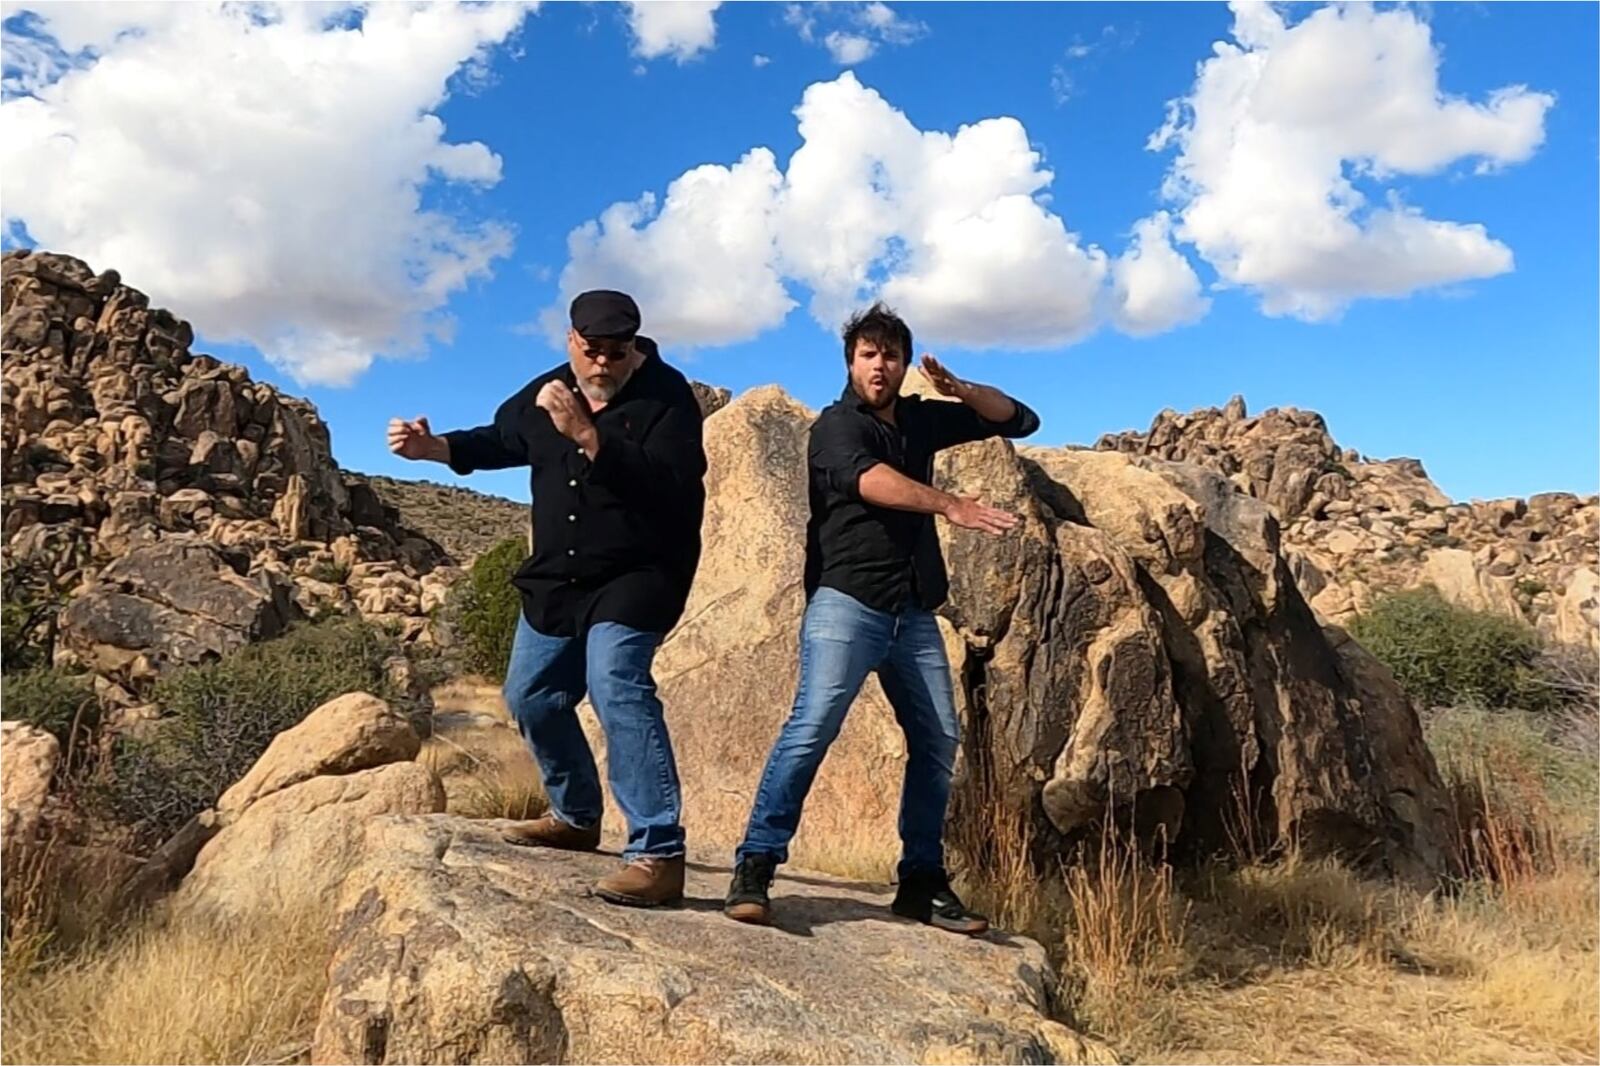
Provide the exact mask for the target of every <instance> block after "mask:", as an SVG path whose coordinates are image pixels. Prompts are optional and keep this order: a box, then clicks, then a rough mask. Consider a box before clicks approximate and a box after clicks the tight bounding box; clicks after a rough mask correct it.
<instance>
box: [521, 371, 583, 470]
mask: <svg viewBox="0 0 1600 1066" xmlns="http://www.w3.org/2000/svg"><path fill="white" fill-rule="evenodd" d="M533 402H534V403H535V404H537V405H538V406H539V407H541V408H543V409H544V410H545V411H547V412H549V414H550V421H551V422H554V423H555V427H556V432H558V433H560V434H561V435H562V436H563V437H566V438H567V439H568V440H570V441H574V442H576V443H577V444H579V445H581V446H582V447H583V449H584V451H586V452H588V453H589V458H591V459H592V458H594V453H595V451H596V450H597V445H598V439H597V437H596V435H595V431H594V422H593V420H591V419H590V418H589V409H588V408H587V407H585V406H584V405H583V403H582V401H580V400H579V399H578V397H577V396H575V395H574V394H573V392H572V389H571V388H569V387H568V386H567V385H566V383H565V382H562V381H550V382H546V383H545V386H544V388H542V389H540V390H539V395H538V396H536V397H535V398H534V401H533Z"/></svg>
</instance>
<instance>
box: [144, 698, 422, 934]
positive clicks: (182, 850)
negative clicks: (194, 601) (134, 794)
mask: <svg viewBox="0 0 1600 1066" xmlns="http://www.w3.org/2000/svg"><path fill="white" fill-rule="evenodd" d="M421 745H422V741H421V739H420V738H419V737H418V736H417V734H416V731H415V730H414V729H413V728H412V726H411V724H410V723H409V722H407V721H406V720H405V718H403V717H401V716H400V715H397V714H395V713H394V712H393V711H392V710H391V709H390V708H389V705H388V704H386V703H385V702H384V701H382V700H380V699H378V698H376V697H375V696H370V695H368V694H367V693H364V692H352V693H348V694H346V695H343V696H340V697H337V698H336V699H333V700H330V701H328V702H327V703H325V704H323V705H322V706H321V707H318V708H317V709H316V710H314V711H312V712H311V713H310V714H309V715H307V716H306V718H305V719H304V720H303V721H302V722H300V724H298V725H296V726H294V727H293V728H291V729H287V730H285V731H284V732H282V733H280V734H278V736H277V737H276V738H274V740H273V742H272V744H271V745H270V746H269V747H268V748H267V750H266V751H265V752H264V753H263V754H262V756H261V757H260V758H259V759H257V760H256V762H255V764H254V765H253V766H251V768H250V769H249V771H247V772H246V773H245V775H244V777H242V778H240V779H239V781H238V782H237V783H235V784H234V785H233V787H232V788H230V789H228V791H227V792H225V793H223V795H222V798H221V799H220V800H219V801H218V802H217V806H216V808H215V809H214V810H208V811H205V812H203V813H202V814H201V815H200V816H198V817H197V818H196V819H194V820H193V821H192V822H191V823H190V824H189V825H188V826H186V827H185V828H184V829H183V830H182V831H181V832H179V833H178V834H177V835H176V836H175V837H174V838H173V839H172V840H171V841H168V845H167V846H166V847H164V848H163V849H162V850H161V851H160V852H158V853H157V855H156V856H155V857H153V858H152V859H151V862H150V865H151V867H152V868H151V869H150V870H149V871H148V872H147V874H146V875H145V876H142V877H141V878H140V879H139V882H140V884H139V887H138V892H144V891H146V890H147V888H148V890H150V891H155V890H157V889H158V888H159V886H161V885H163V884H166V883H170V882H171V881H173V880H175V879H176V878H178V877H183V876H184V875H185V874H187V876H186V877H185V878H184V880H183V884H182V887H181V889H180V891H179V893H178V897H177V898H178V903H179V905H180V906H186V907H200V908H205V909H208V910H210V911H213V912H220V913H223V914H227V915H233V916H240V915H243V916H248V915H251V914H254V913H260V912H261V911H263V910H264V909H269V908H283V907H291V906H303V907H316V906H319V905H325V904H328V903H330V902H331V900H332V898H333V896H334V894H335V892H336V891H337V889H338V886H339V884H340V882H341V881H342V879H343V878H344V875H345V874H346V873H347V872H348V871H349V870H350V868H351V866H352V865H353V864H354V862H355V861H356V859H357V857H358V854H359V847H358V844H359V841H360V837H361V833H362V830H363V827H364V826H365V824H366V823H367V822H368V821H370V820H371V819H372V818H375V817H377V816H378V815H383V814H430V813H434V812H437V811H442V810H444V809H445V793H444V789H443V787H442V786H441V785H440V784H439V779H438V778H437V777H436V776H435V775H434V773H433V772H432V771H431V770H430V769H428V768H427V767H425V766H422V765H420V764H418V763H415V762H412V761H411V760H412V759H413V758H415V757H416V754H417V752H418V750H419V749H420V748H421ZM197 853H198V854H197ZM191 864H192V867H193V868H192V870H190V866H191Z"/></svg>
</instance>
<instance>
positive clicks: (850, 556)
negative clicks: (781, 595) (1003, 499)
mask: <svg viewBox="0 0 1600 1066" xmlns="http://www.w3.org/2000/svg"><path fill="white" fill-rule="evenodd" d="M1012 402H1013V403H1015V404H1016V407H1017V409H1016V412H1015V413H1014V414H1013V415H1012V416H1011V418H1010V419H1008V420H1007V421H1005V422H989V421H986V420H985V419H983V418H982V417H980V416H979V414H978V412H976V411H974V410H973V409H972V408H970V407H968V406H967V405H966V404H963V403H947V402H944V401H940V400H923V399H922V398H920V397H917V396H902V397H900V398H899V399H898V400H897V401H896V402H895V412H894V417H895V424H894V425H890V424H889V423H887V422H885V421H884V420H883V419H881V418H879V417H878V416H877V415H875V414H873V413H872V408H870V407H868V406H867V405H866V404H865V403H863V402H862V400H861V398H860V397H859V396H857V395H856V393H855V390H854V389H852V388H850V386H849V385H848V384H847V385H846V386H845V389H844V394H843V395H842V396H840V397H839V399H837V400H836V401H834V402H833V403H831V404H829V405H828V407H827V408H826V409H825V410H824V411H823V412H822V414H820V415H819V416H817V420H816V422H815V423H813V424H812V426H811V447H810V471H811V477H810V482H811V486H810V487H811V521H810V522H809V523H808V525H807V527H806V598H807V599H810V597H811V594H812V593H814V592H816V590H817V588H818V587H819V586H826V587H828V588H831V589H838V590H839V591H840V592H843V593H846V594H848V595H850V596H854V597H855V598H856V599H858V600H860V601H861V602H862V603H864V604H866V605H867V606H868V607H871V608H872V609H874V610H878V611H891V612H898V611H900V610H902V609H904V608H905V607H907V606H908V605H912V604H914V605H916V606H918V607H921V608H922V609H923V610H927V611H931V610H933V609H934V608H935V607H938V606H939V605H940V604H941V603H943V602H944V600H945V596H946V595H947V594H948V593H949V591H950V580H949V578H948V577H947V576H946V574H945V568H944V556H943V554H942V553H941V552H940V550H939V536H938V534H937V532H936V531H935V530H934V526H933V516H932V515H925V514H917V513H915V512H912V511H898V510H893V509H891V508H887V507H876V506H873V505H872V504H870V503H867V502H865V501H863V500H862V499H861V484H860V483H861V475H862V474H864V473H865V472H866V471H868V470H870V469H871V468H872V467H874V466H876V465H877V464H879V463H888V464H889V465H890V466H892V467H894V469H896V470H898V471H899V472H900V473H902V474H904V475H905V476H906V477H908V478H911V479H912V480H913V481H920V482H922V483H923V484H924V485H926V484H929V479H930V478H931V477H932V476H933V455H934V453H935V452H937V451H939V450H940V449H941V448H949V447H951V446H953V445H956V444H965V443H967V442H968V441H975V440H983V439H985V438H988V437H1026V436H1027V435H1028V434H1030V433H1032V432H1033V431H1034V430H1036V429H1038V428H1039V416H1038V415H1036V414H1034V413H1033V412H1032V411H1031V410H1029V409H1028V408H1027V407H1025V406H1023V405H1022V404H1021V403H1020V402H1018V401H1016V400H1013V401H1012Z"/></svg>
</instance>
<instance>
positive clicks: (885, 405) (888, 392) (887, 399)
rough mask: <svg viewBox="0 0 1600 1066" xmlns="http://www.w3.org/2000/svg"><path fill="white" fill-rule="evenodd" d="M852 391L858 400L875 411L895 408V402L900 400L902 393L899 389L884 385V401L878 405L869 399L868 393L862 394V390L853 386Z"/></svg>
mask: <svg viewBox="0 0 1600 1066" xmlns="http://www.w3.org/2000/svg"><path fill="white" fill-rule="evenodd" d="M851 391H852V392H854V393H855V394H856V398H857V399H859V400H860V401H861V402H862V403H864V404H866V405H867V406H868V407H870V408H871V409H872V410H874V411H885V410H888V409H889V408H891V407H893V406H894V402H895V401H896V400H898V399H899V398H900V391H899V390H898V389H891V388H889V387H888V383H887V382H885V383H884V390H883V399H882V400H881V401H879V402H877V403H874V402H873V401H872V400H871V399H869V398H868V397H867V395H866V393H864V392H862V391H861V389H860V388H856V387H854V386H852V388H851Z"/></svg>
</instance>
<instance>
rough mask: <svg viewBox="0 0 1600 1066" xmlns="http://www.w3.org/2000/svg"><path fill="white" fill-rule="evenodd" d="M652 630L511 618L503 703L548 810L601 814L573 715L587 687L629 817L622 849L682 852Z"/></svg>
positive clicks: (595, 777)
mask: <svg viewBox="0 0 1600 1066" xmlns="http://www.w3.org/2000/svg"><path fill="white" fill-rule="evenodd" d="M661 637H662V635H661V634H660V633H646V632H644V631H642V630H638V629H630V628H629V627H628V626H625V625H621V624H619V623H616V622H599V623H597V624H595V625H593V626H590V627H589V632H588V634H587V636H585V637H552V636H548V635H546V634H544V633H540V632H539V631H538V630H536V629H534V628H533V627H532V626H530V625H529V624H528V622H527V620H526V619H523V618H519V619H518V620H517V633H516V637H515V638H514V640H513V641H512V644H511V665H510V668H509V669H508V670H507V671H506V684H505V694H506V706H508V707H509V708H510V709H511V716H512V718H513V719H514V720H515V721H516V723H517V728H518V729H519V730H521V732H522V736H523V739H524V740H526V741H527V742H528V747H529V748H531V749H532V751H533V757H534V759H535V760H536V761H537V762H538V763H539V770H540V772H541V773H543V775H544V790H545V793H546V794H547V795H548V796H549V797H550V810H551V812H552V813H554V814H555V816H556V817H558V818H560V819H561V820H562V821H563V822H566V823H567V824H568V825H574V826H578V827H579V828H582V829H587V828H588V827H589V826H592V825H594V824H596V823H597V822H599V821H600V815H601V812H602V809H603V803H604V801H603V797H602V793H601V791H600V775H599V773H598V771H597V770H596V769H595V764H594V753H593V752H592V751H591V750H590V749H589V741H588V739H587V738H585V737H584V735H583V726H582V725H580V724H579V723H578V713H577V709H578V703H579V701H581V700H582V699H583V696H584V692H585V691H587V692H588V694H589V697H590V700H591V701H592V702H593V703H594V709H595V713H596V714H597V715H599V718H600V725H601V728H603V729H604V730H605V734H606V776H607V778H608V779H609V780H610V782H611V795H612V796H613V797H615V798H616V801H617V806H618V807H620V808H621V809H622V814H623V816H624V817H625V818H626V819H627V821H628V843H627V846H626V848H625V849H624V850H623V856H624V857H625V858H628V859H632V858H634V857H636V856H640V855H656V856H662V857H668V856H673V855H682V854H683V827H682V826H681V825H680V824H679V822H678V818H679V814H680V812H681V810H682V808H683V799H682V793H681V790H680V788H679V785H678V765H677V763H676V762H674V761H673V758H672V738H671V737H669V736H668V735H667V722H666V718H665V717H664V716H663V714H662V711H661V700H660V699H659V698H658V697H657V696H656V683H655V678H653V677H652V676H651V675H650V664H651V662H652V660H654V658H655V654H656V648H658V647H659V646H660V645H661Z"/></svg>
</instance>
